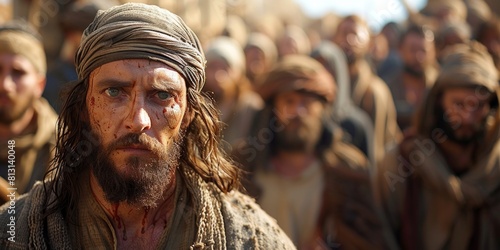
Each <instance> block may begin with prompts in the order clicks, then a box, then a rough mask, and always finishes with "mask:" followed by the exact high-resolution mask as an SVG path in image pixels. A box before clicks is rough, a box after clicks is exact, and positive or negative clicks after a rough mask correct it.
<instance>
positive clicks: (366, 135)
mask: <svg viewBox="0 0 500 250" xmlns="http://www.w3.org/2000/svg"><path fill="white" fill-rule="evenodd" d="M311 56H312V57H313V58H315V59H316V60H318V61H319V62H321V63H322V64H323V66H325V68H326V69H327V70H328V71H329V72H330V73H331V74H332V76H333V77H334V79H335V83H336V85H337V89H338V91H337V96H336V100H335V104H334V107H333V117H334V120H335V121H336V122H338V123H339V124H340V126H341V127H342V129H344V130H345V131H346V132H347V134H348V136H349V141H350V142H351V143H352V144H353V145H355V146H356V147H357V148H359V149H360V150H361V151H362V152H363V153H364V154H365V155H366V157H367V158H368V159H369V160H370V162H371V163H372V166H374V164H375V161H374V158H373V142H372V141H373V124H372V121H371V120H370V117H369V116H368V115H367V114H366V113H365V112H364V111H363V110H362V109H360V108H359V107H358V106H356V105H354V103H353V101H352V99H351V93H350V92H351V88H350V86H349V84H350V80H349V70H348V67H347V59H346V57H345V55H344V52H343V51H342V49H340V48H339V47H338V46H337V45H335V44H334V43H332V42H329V41H323V42H322V43H320V45H319V46H318V47H317V48H315V49H314V50H313V51H312V52H311Z"/></svg>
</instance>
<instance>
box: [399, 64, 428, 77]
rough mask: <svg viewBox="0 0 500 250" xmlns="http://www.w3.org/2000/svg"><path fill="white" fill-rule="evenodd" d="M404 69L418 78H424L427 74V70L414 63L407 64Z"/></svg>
mask: <svg viewBox="0 0 500 250" xmlns="http://www.w3.org/2000/svg"><path fill="white" fill-rule="evenodd" d="M403 69H404V72H405V73H407V74H409V75H411V76H414V77H417V78H423V77H424V76H425V71H424V70H423V69H422V68H420V67H417V66H414V65H408V64H405V65H404V68H403Z"/></svg>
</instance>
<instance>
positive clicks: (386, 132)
mask: <svg viewBox="0 0 500 250" xmlns="http://www.w3.org/2000/svg"><path fill="white" fill-rule="evenodd" d="M351 83H352V86H351V88H352V89H353V90H352V99H353V101H354V104H356V105H357V106H358V107H360V108H361V109H363V110H365V111H366V112H367V113H368V115H369V116H370V117H371V118H372V122H373V128H374V139H373V143H374V147H373V148H374V151H375V153H374V155H375V162H378V161H380V160H381V159H383V157H384V154H385V151H386V147H388V146H391V145H394V144H396V143H398V142H399V141H400V140H401V131H400V129H399V127H398V124H397V120H396V108H395V106H394V101H393V98H392V95H391V91H390V90H389V88H388V87H387V84H385V83H384V81H383V80H382V79H380V78H379V77H378V76H376V75H375V74H373V72H372V71H371V69H370V66H369V65H368V63H367V62H366V61H361V62H360V64H359V76H358V79H355V80H354V81H353V79H351Z"/></svg>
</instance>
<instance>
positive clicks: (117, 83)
mask: <svg viewBox="0 0 500 250" xmlns="http://www.w3.org/2000/svg"><path fill="white" fill-rule="evenodd" d="M132 85H133V84H132V82H130V81H124V80H119V79H115V78H104V79H102V80H99V81H97V82H96V86H97V87H105V88H109V87H117V88H125V87H131V86H132Z"/></svg>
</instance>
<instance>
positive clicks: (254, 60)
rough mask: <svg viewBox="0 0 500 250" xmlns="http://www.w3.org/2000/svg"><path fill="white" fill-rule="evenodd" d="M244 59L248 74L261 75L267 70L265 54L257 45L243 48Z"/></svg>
mask: <svg viewBox="0 0 500 250" xmlns="http://www.w3.org/2000/svg"><path fill="white" fill-rule="evenodd" d="M245 60H246V65H247V72H248V73H249V75H252V76H258V75H262V74H263V73H264V72H266V70H267V63H266V55H265V54H264V52H263V51H262V50H260V49H259V48H257V47H248V48H246V49H245Z"/></svg>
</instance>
